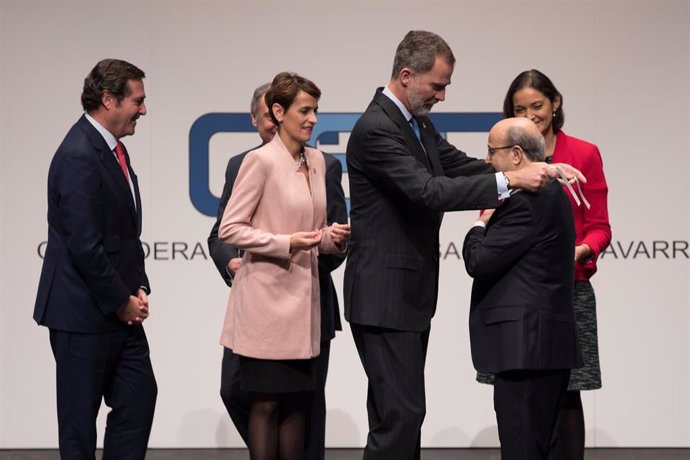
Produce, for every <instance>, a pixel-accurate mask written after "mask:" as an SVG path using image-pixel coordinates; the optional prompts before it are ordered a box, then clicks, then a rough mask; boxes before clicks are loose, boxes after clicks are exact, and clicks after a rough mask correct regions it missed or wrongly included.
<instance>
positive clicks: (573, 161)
mask: <svg viewBox="0 0 690 460" xmlns="http://www.w3.org/2000/svg"><path fill="white" fill-rule="evenodd" d="M553 162H554V163H567V164H569V165H572V166H574V167H575V168H577V169H579V170H580V171H581V172H582V174H584V175H585V177H586V178H587V183H586V184H581V185H582V192H583V193H584V195H585V198H587V201H589V203H590V204H591V205H592V207H591V208H590V209H587V207H585V206H584V204H582V205H580V206H578V205H577V204H576V203H575V200H574V199H573V197H572V196H571V195H570V193H568V198H570V204H571V206H572V208H573V216H574V218H575V245H578V244H582V243H586V244H587V245H588V246H589V247H590V248H591V249H592V252H593V256H592V258H591V259H590V260H589V261H587V262H586V263H582V262H578V263H576V264H575V279H576V280H579V281H583V280H588V279H589V278H590V277H591V276H592V275H594V273H596V271H597V259H598V258H599V254H601V253H602V251H603V250H604V249H606V247H607V246H608V245H609V243H610V242H611V225H610V224H609V210H608V205H607V199H606V197H607V195H608V191H609V189H608V186H607V185H606V177H604V166H603V163H602V160H601V154H600V153H599V148H597V146H596V145H594V144H590V143H589V142H585V141H583V140H580V139H577V138H575V137H571V136H568V135H566V134H565V133H563V131H560V132H559V133H558V134H556V148H555V149H554V151H553ZM564 189H565V190H566V193H567V192H568V190H567V188H566V187H564Z"/></svg>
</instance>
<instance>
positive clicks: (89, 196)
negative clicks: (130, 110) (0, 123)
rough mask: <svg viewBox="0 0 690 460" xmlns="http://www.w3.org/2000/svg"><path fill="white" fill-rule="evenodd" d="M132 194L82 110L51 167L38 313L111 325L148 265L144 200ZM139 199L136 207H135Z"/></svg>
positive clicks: (46, 319) (68, 325)
mask: <svg viewBox="0 0 690 460" xmlns="http://www.w3.org/2000/svg"><path fill="white" fill-rule="evenodd" d="M125 157H126V158H127V167H128V169H129V176H130V177H131V178H132V182H133V184H134V195H135V198H133V197H132V192H131V189H130V187H129V184H128V183H127V181H126V179H125V177H124V174H123V173H122V170H121V169H120V165H119V164H118V162H117V160H116V158H115V156H114V154H113V152H112V150H110V148H109V147H108V144H107V143H106V142H105V140H104V139H103V137H102V136H101V134H100V133H99V132H98V131H97V130H96V128H94V127H93V125H91V123H89V121H88V120H87V119H86V118H85V117H84V116H82V117H81V118H79V120H78V121H77V123H75V124H74V126H72V128H71V129H70V131H69V132H68V133H67V135H66V136H65V139H64V140H63V141H62V144H61V145H60V147H58V150H57V152H55V156H54V157H53V160H52V162H51V164H50V170H49V172H48V245H47V247H46V253H45V258H44V260H43V268H42V271H41V278H40V282H39V285H38V293H37V296H36V304H35V307H34V320H36V322H37V323H38V324H41V325H43V326H47V327H49V328H51V329H57V330H62V331H68V332H78V333H99V332H105V331H108V330H111V329H112V328H114V327H115V326H116V325H117V324H118V323H119V319H118V318H117V316H116V314H115V310H117V309H118V308H119V307H120V306H122V305H124V304H125V303H126V302H127V301H128V300H129V296H130V295H136V292H137V290H138V289H139V288H140V287H143V288H145V289H146V290H147V291H149V292H150V290H151V288H150V285H149V281H148V278H147V276H146V271H145V270H144V251H143V249H142V245H141V241H140V239H139V238H140V235H141V199H140V196H139V185H138V181H137V176H136V175H135V174H134V171H133V170H132V168H131V166H130V164H129V155H128V154H127V153H126V152H125ZM135 199H136V206H135Z"/></svg>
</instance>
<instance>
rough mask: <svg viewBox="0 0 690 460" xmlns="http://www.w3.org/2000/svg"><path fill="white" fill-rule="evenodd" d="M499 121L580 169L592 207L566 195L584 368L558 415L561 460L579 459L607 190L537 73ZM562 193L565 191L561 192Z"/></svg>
mask: <svg viewBox="0 0 690 460" xmlns="http://www.w3.org/2000/svg"><path fill="white" fill-rule="evenodd" d="M503 115H504V117H527V118H529V119H530V120H532V121H533V122H534V123H535V124H536V125H537V127H538V128H539V129H540V131H541V133H542V135H543V136H544V140H545V141H546V151H545V153H546V161H547V162H551V161H553V163H567V164H570V165H572V166H574V167H575V168H577V169H579V170H580V171H582V173H583V174H584V175H585V177H586V178H587V183H586V184H582V192H583V194H584V196H585V198H586V199H587V201H589V203H590V204H591V207H590V208H589V209H587V207H586V206H585V205H584V204H582V205H579V206H578V204H577V203H576V199H575V197H573V196H572V195H571V194H570V193H568V196H569V198H570V204H571V205H572V208H573V214H574V217H575V254H574V256H575V289H574V302H573V303H574V308H575V318H576V320H577V328H578V337H579V341H580V348H581V350H582V358H583V360H584V366H583V367H582V368H580V369H573V370H572V372H571V375H570V382H569V384H568V392H567V395H566V398H565V401H564V404H563V409H561V413H560V414H559V418H560V423H559V441H558V442H559V444H560V445H561V452H562V454H563V458H567V459H578V460H581V459H582V458H583V457H584V448H585V423H584V415H583V411H582V401H581V399H580V391H581V390H595V389H598V388H601V370H600V367H599V350H598V345H597V318H596V301H595V297H594V291H593V290H592V285H591V284H590V282H589V279H590V278H591V277H592V275H594V273H596V271H597V259H598V257H599V254H601V253H602V251H603V250H604V249H605V248H606V246H608V244H609V242H610V241H611V226H610V225H609V213H608V207H607V194H608V186H607V185H606V178H605V177H604V168H603V164H602V160H601V154H600V153H599V149H598V148H597V146H596V145H594V144H590V143H589V142H585V141H583V140H580V139H577V138H575V137H571V136H568V135H566V134H565V133H564V132H563V131H561V128H562V127H563V121H564V118H563V96H562V95H561V93H560V92H558V90H557V89H556V87H555V86H554V84H553V83H552V82H551V80H550V79H549V78H548V77H547V76H546V75H544V74H543V73H541V72H539V71H538V70H527V71H525V72H522V73H521V74H520V75H518V76H517V77H516V78H515V80H513V82H512V83H511V85H510V88H509V89H508V93H507V94H506V97H505V101H504V103H503ZM566 191H567V190H566Z"/></svg>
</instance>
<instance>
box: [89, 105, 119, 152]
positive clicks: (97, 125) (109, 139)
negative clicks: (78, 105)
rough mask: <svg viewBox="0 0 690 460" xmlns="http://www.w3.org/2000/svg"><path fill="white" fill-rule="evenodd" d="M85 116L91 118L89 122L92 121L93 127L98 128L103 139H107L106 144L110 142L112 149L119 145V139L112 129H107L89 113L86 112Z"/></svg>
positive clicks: (109, 145)
mask: <svg viewBox="0 0 690 460" xmlns="http://www.w3.org/2000/svg"><path fill="white" fill-rule="evenodd" d="M84 116H85V117H86V119H87V120H89V123H91V124H92V125H93V127H94V128H96V131H98V132H99V133H101V136H103V139H104V140H105V142H106V144H108V147H110V150H115V147H116V146H117V139H115V136H113V135H112V133H111V132H110V131H108V130H107V129H105V128H104V127H103V126H102V125H101V124H100V123H99V122H97V121H96V120H95V119H94V118H93V117H92V116H91V115H89V114H88V113H84Z"/></svg>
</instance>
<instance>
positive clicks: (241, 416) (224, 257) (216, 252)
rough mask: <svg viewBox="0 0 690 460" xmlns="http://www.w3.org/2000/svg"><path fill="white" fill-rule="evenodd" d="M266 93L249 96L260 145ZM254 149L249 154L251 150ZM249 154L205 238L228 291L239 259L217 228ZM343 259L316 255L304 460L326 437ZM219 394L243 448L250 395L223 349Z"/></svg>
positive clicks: (341, 212) (337, 169)
mask: <svg viewBox="0 0 690 460" xmlns="http://www.w3.org/2000/svg"><path fill="white" fill-rule="evenodd" d="M269 88H270V83H266V84H264V85H262V86H260V87H258V88H257V89H256V90H255V91H254V95H253V96H252V102H251V106H250V110H251V117H252V124H253V125H254V127H255V128H257V131H258V133H259V136H260V137H261V140H262V145H263V144H264V143H266V142H269V141H270V140H271V139H272V138H273V136H274V135H275V133H276V130H277V127H276V125H275V124H274V123H273V122H272V121H271V117H270V114H269V112H268V107H267V106H266V101H265V100H264V96H265V94H266V92H267V91H268V90H269ZM252 150H254V149H252ZM250 151H251V150H249V151H247V152H244V153H241V154H240V155H236V156H234V157H232V158H230V160H229V161H228V166H227V169H226V171H225V186H224V187H223V193H222V195H221V197H220V203H219V206H218V218H217V220H216V222H215V224H214V225H213V228H212V229H211V233H210V235H209V237H208V247H209V252H210V254H211V257H212V258H213V261H214V263H215V264H216V268H217V269H218V271H219V272H220V274H221V276H222V277H223V279H224V280H225V282H226V284H227V285H228V286H232V279H233V276H234V275H235V273H236V272H237V269H238V268H239V266H240V262H241V260H242V259H241V257H240V254H239V252H238V251H237V249H235V248H233V247H232V246H230V245H227V244H223V243H222V242H221V241H220V240H219V239H218V228H219V226H220V222H221V219H222V218H223V212H224V211H225V206H226V205H227V203H228V200H229V199H230V195H231V193H232V187H233V185H234V183H235V178H236V177H237V173H238V171H239V169H240V165H241V164H242V160H243V159H244V157H245V156H246V155H247V153H249V152H250ZM324 159H325V160H326V204H327V207H328V208H327V214H328V223H329V224H330V223H332V222H347V209H346V206H345V194H344V192H343V188H342V186H341V179H342V166H341V165H340V162H339V161H338V160H336V159H335V158H334V157H332V156H331V155H328V154H324ZM344 260H345V254H320V255H319V284H320V290H321V354H320V355H319V357H318V358H317V362H316V365H317V382H316V390H315V391H314V393H313V395H312V401H311V407H310V412H309V415H308V417H307V430H306V432H305V433H306V440H305V442H306V446H305V454H304V455H305V457H304V458H305V459H306V460H323V458H324V453H325V436H326V394H325V387H326V377H327V374H328V362H329V357H330V349H331V339H333V338H334V337H335V331H336V330H338V331H339V330H341V329H342V326H341V323H340V311H339V308H338V297H337V294H336V291H335V286H334V285H333V280H332V279H331V272H332V271H333V270H335V269H336V268H338V267H339V266H340V265H341V264H342V263H343V261H344ZM220 394H221V398H222V399H223V403H224V404H225V407H226V409H227V411H228V413H229V414H230V418H231V419H232V421H233V423H234V424H235V427H236V428H237V431H238V432H239V433H240V436H242V439H243V440H244V442H245V443H247V442H248V425H249V407H250V400H249V395H248V394H247V393H245V392H244V391H242V390H241V388H240V374H239V359H238V357H237V356H236V355H235V354H234V353H233V352H232V350H230V349H228V348H224V349H223V364H222V370H221V384H220Z"/></svg>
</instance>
